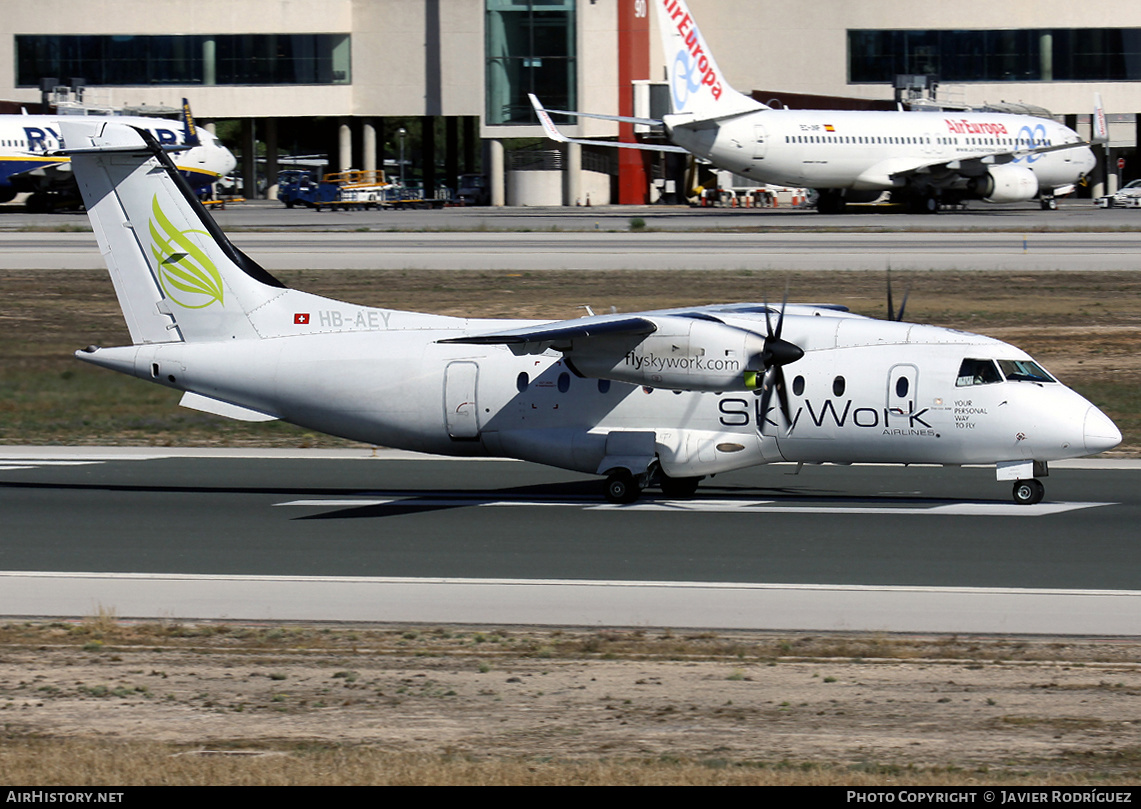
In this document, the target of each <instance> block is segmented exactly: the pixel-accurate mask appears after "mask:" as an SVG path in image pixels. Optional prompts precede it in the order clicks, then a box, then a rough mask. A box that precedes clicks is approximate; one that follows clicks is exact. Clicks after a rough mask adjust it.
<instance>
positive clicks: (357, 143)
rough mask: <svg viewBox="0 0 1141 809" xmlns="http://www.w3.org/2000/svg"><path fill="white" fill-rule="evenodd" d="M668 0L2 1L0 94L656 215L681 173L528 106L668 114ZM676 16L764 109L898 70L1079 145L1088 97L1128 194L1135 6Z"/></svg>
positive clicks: (338, 163)
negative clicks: (1019, 110) (170, 117)
mask: <svg viewBox="0 0 1141 809" xmlns="http://www.w3.org/2000/svg"><path fill="white" fill-rule="evenodd" d="M663 1H665V2H668V1H669V0H242V2H232V0H197V2H195V3H193V4H191V5H189V6H188V5H185V4H175V3H167V2H154V0H84V2H82V3H81V2H78V0H36V2H32V0H7V2H5V4H4V17H3V21H2V22H0V100H3V101H8V102H14V106H13V105H11V104H10V105H8V106H7V107H6V108H5V110H4V111H6V112H14V111H18V110H19V107H20V106H21V105H23V106H26V107H27V108H28V109H29V110H31V109H32V108H33V107H34V105H38V104H39V103H40V101H41V98H42V90H41V87H42V84H43V83H44V82H45V80H48V79H52V80H55V83H56V84H57V85H59V86H71V85H73V84H76V85H79V84H82V85H83V86H84V87H85V90H84V96H85V100H89V101H90V100H94V101H97V102H98V103H102V104H108V105H113V106H131V107H133V108H136V109H138V108H143V109H145V108H148V107H168V108H173V107H178V106H179V104H180V102H181V99H182V98H183V97H185V98H187V99H189V101H190V104H191V107H192V109H193V111H194V113H195V115H196V116H197V117H198V118H199V119H201V120H203V121H222V120H234V121H238V122H240V126H238V127H237V130H236V131H238V132H240V138H241V144H239V145H238V151H240V152H241V153H242V154H243V158H244V166H243V172H244V173H245V174H246V176H247V177H250V178H252V177H253V176H254V175H255V174H256V173H258V172H259V171H260V172H261V173H263V174H268V175H270V181H271V182H272V176H273V175H274V174H275V173H276V170H277V169H278V167H279V166H282V165H286V164H287V162H288V157H289V156H296V155H299V154H325V155H328V162H329V170H331V171H337V170H342V169H349V168H360V169H374V168H379V167H382V166H386V165H388V166H391V165H394V164H395V163H397V162H399V156H398V151H400V150H403V149H407V150H408V151H409V155H408V158H409V160H408V161H407V162H408V163H410V164H411V166H414V167H415V172H416V173H418V174H419V175H420V177H421V179H422V180H423V182H424V184H425V187H427V188H431V187H433V185H436V184H441V185H448V186H450V187H453V188H454V184H455V182H456V178H457V177H458V175H460V174H462V173H472V172H481V173H483V174H485V175H486V176H487V177H488V180H489V184H490V188H491V200H492V202H493V204H504V203H507V204H560V203H561V204H570V205H573V204H576V203H578V204H582V203H584V202H585V201H586V200H587V199H588V198H589V199H590V200H591V201H592V203H593V204H603V203H609V202H614V203H618V202H622V203H644V202H652V201H655V200H656V199H658V198H659V196H660V195H662V194H663V193H667V191H668V190H669V185H668V183H669V178H670V177H671V176H675V174H676V169H677V167H676V165H672V166H671V164H670V161H669V160H666V159H665V158H664V157H663V156H662V155H660V154H659V153H656V152H652V151H649V152H633V151H629V150H614V149H607V148H601V147H598V148H596V147H586V148H584V147H580V146H577V145H564V146H559V145H558V144H555V143H554V142H552V141H549V140H545V139H544V138H543V131H542V129H541V128H540V126H539V124H538V121H537V119H536V118H535V115H534V112H533V110H532V108H531V106H530V104H529V103H528V99H527V94H528V93H535V94H536V95H537V96H538V97H539V98H541V99H542V100H543V102H544V103H545V104H546V105H547V106H548V107H551V108H556V109H576V110H583V111H590V112H596V113H603V114H609V115H641V116H653V115H655V114H660V113H661V112H664V111H665V110H663V109H662V108H661V106H660V104H659V103H658V101H659V99H661V98H663V97H664V96H663V94H662V93H661V92H659V91H658V90H656V89H655V87H660V86H661V85H662V82H663V77H664V57H663V55H662V49H661V45H660V42H659V37H658V34H657V30H656V27H655V22H654V20H653V15H654V14H656V13H657V8H658V7H659V5H660V4H661V3H662V2H663ZM689 6H690V9H691V10H692V12H693V15H694V17H695V18H696V19H697V21H698V23H699V25H700V27H701V30H702V33H703V34H704V36H705V39H706V41H707V42H708V44H709V46H710V48H711V49H712V50H713V52H714V54H715V55H716V58H717V61H718V63H719V65H720V68H721V70H722V73H723V74H724V78H725V80H726V81H727V82H728V83H729V84H731V85H732V86H733V87H735V88H736V89H738V90H740V91H742V92H744V93H752V94H753V95H754V97H755V98H757V99H758V100H760V101H763V102H765V103H768V104H770V105H774V106H775V105H778V104H784V105H786V106H790V107H798V106H817V107H822V108H841V107H847V108H853V107H854V108H859V107H860V106H863V105H866V106H869V107H874V106H881V107H882V106H884V105H886V106H887V107H888V108H891V107H894V105H895V103H896V98H897V95H896V94H897V92H913V91H912V90H908V89H907V88H904V89H903V90H897V84H898V81H897V77H900V76H909V77H912V78H911V84H910V85H909V86H910V87H915V86H918V84H922V83H923V82H924V81H926V82H928V83H929V82H930V81H932V80H933V81H937V82H938V90H937V93H936V97H937V100H940V101H942V102H945V103H947V104H949V105H959V108H969V107H972V106H980V105H984V104H991V105H993V104H1008V105H1028V106H1031V107H1037V108H1044V109H1045V110H1048V111H1049V113H1050V114H1052V115H1053V116H1055V117H1056V118H1058V119H1059V120H1065V121H1066V122H1067V123H1068V124H1070V125H1071V126H1073V127H1074V128H1076V129H1077V130H1078V131H1079V133H1081V134H1083V135H1088V134H1089V118H1090V113H1091V112H1092V109H1093V103H1094V101H1093V99H1094V93H1095V92H1099V93H1101V95H1102V98H1103V100H1104V103H1105V108H1106V112H1107V114H1108V116H1109V121H1110V144H1109V149H1110V159H1111V161H1112V166H1113V167H1114V168H1113V169H1112V170H1111V172H1109V173H1108V175H1107V177H1106V178H1105V179H1106V181H1107V182H1108V183H1109V185H1110V186H1111V187H1112V186H1114V185H1116V181H1117V180H1118V177H1117V176H1114V174H1113V172H1115V171H1117V169H1116V165H1117V160H1118V158H1121V157H1124V158H1125V168H1124V170H1123V171H1122V172H1121V179H1122V180H1128V179H1132V178H1133V177H1136V176H1141V166H1138V165H1136V163H1135V161H1134V155H1135V153H1136V144H1137V124H1136V120H1137V119H1136V112H1137V111H1139V110H1141V5H1139V4H1137V3H1135V2H1132V1H1131V0H1106V2H1103V3H1098V4H1095V5H1092V6H1091V5H1088V4H1085V5H1081V4H1076V3H1073V2H1063V0H1008V1H1007V2H1003V3H994V2H983V1H982V0H962V2H959V3H954V4H916V3H908V2H903V1H902V0H868V1H867V2H860V3H852V2H848V1H847V0H805V2H801V3H796V4H791V3H786V2H775V1H774V0H689ZM918 77H931V78H923V80H921V81H919V82H916V79H917V78H918ZM73 80H81V81H78V82H76V81H73ZM830 105H831V106H830ZM561 126H562V128H563V130H564V131H565V132H566V134H568V135H570V136H572V137H580V138H590V139H617V138H622V139H631V138H634V139H640V140H649V141H651V142H652V141H653V139H654V138H655V137H657V136H655V134H654V133H653V132H636V131H634V128H633V127H631V126H629V125H620V124H617V123H614V122H611V121H605V120H593V119H585V118H583V119H577V120H575V119H567V120H566V123H565V124H561ZM259 154H260V157H261V160H262V163H261V166H260V168H259V166H258V164H255V161H254V157H255V155H259ZM675 162H676V161H675ZM247 187H250V183H249V182H247Z"/></svg>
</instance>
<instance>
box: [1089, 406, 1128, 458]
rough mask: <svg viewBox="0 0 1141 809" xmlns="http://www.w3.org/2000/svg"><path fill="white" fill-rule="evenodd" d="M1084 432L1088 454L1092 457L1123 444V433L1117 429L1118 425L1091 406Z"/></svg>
mask: <svg viewBox="0 0 1141 809" xmlns="http://www.w3.org/2000/svg"><path fill="white" fill-rule="evenodd" d="M1084 432H1085V442H1086V452H1088V453H1090V454H1091V455H1092V454H1094V453H1095V452H1105V451H1106V450H1107V449H1113V448H1114V447H1116V446H1117V445H1118V444H1120V443H1121V431H1120V430H1119V429H1117V425H1116V424H1114V423H1113V422H1112V421H1110V420H1109V416H1107V415H1105V413H1102V412H1101V411H1100V410H1098V409H1097V408H1096V407H1092V406H1091V407H1090V409H1089V410H1087V411H1086V420H1085V427H1084Z"/></svg>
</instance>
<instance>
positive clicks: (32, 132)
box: [0, 98, 237, 211]
mask: <svg viewBox="0 0 1141 809" xmlns="http://www.w3.org/2000/svg"><path fill="white" fill-rule="evenodd" d="M70 117H71V116H64V115H0V203H3V202H10V201H11V200H13V199H15V197H16V194H18V193H20V192H21V191H24V192H31V196H30V197H28V201H27V203H26V205H27V207H28V209H29V210H32V211H50V210H53V209H54V208H55V207H57V205H58V204H67V203H69V202H70V203H71V204H73V205H74V204H77V203H78V200H77V198H76V196H75V179H74V178H73V177H72V175H71V165H70V164H69V163H68V161H67V158H66V157H59V156H58V155H56V154H55V153H56V152H57V151H58V150H59V149H60V148H61V142H60V135H59V122H60V120H61V119H68V118H70ZM88 120H97V121H115V122H116V123H121V124H129V125H130V126H137V127H142V128H143V129H146V130H147V131H148V132H150V133H151V134H152V135H153V136H154V137H155V139H156V140H158V142H159V143H161V144H163V145H164V146H176V145H177V146H182V147H185V148H184V149H182V150H181V151H179V153H178V168H179V170H180V171H181V172H183V174H184V175H185V176H186V177H187V179H188V180H189V181H190V184H191V185H192V186H194V187H195V188H201V187H203V186H206V185H209V184H210V183H213V182H215V181H216V180H218V179H219V178H220V177H224V176H225V175H227V174H229V173H230V172H231V171H233V170H234V167H235V166H236V165H237V160H235V159H234V155H233V154H232V153H231V152H230V150H229V149H227V148H226V147H225V146H223V145H222V143H221V142H220V141H219V140H218V139H217V138H216V137H214V135H213V134H212V133H210V132H208V131H206V130H199V129H198V128H197V127H196V126H195V124H194V116H193V115H191V113H190V105H189V104H188V103H187V101H186V99H185V98H184V99H182V118H181V121H172V120H168V119H166V118H142V117H138V116H115V117H108V116H90V117H89V118H88Z"/></svg>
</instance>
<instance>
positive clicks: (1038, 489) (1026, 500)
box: [1014, 478, 1046, 506]
mask: <svg viewBox="0 0 1141 809" xmlns="http://www.w3.org/2000/svg"><path fill="white" fill-rule="evenodd" d="M1045 496H1046V487H1045V486H1043V485H1042V481H1040V480H1038V479H1037V478H1030V479H1029V480H1016V481H1014V502H1015V503H1018V505H1020V506H1033V505H1035V504H1036V503H1041V502H1042V498H1043V497H1045Z"/></svg>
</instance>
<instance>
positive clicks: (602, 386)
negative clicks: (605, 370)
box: [598, 379, 610, 393]
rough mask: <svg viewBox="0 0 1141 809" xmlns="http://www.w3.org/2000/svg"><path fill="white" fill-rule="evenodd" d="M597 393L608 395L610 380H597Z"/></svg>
mask: <svg viewBox="0 0 1141 809" xmlns="http://www.w3.org/2000/svg"><path fill="white" fill-rule="evenodd" d="M598 392H599V393H609V392H610V380H609V379H600V380H598Z"/></svg>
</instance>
